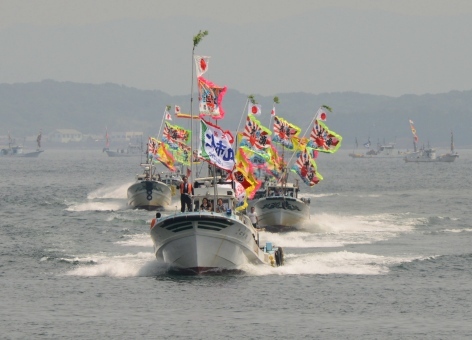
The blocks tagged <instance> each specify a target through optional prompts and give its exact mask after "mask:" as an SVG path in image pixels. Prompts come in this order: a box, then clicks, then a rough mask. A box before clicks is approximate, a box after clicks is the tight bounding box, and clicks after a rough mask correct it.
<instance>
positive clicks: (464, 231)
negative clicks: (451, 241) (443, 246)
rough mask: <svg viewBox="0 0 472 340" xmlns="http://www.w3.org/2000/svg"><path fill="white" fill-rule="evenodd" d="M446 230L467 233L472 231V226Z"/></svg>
mask: <svg viewBox="0 0 472 340" xmlns="http://www.w3.org/2000/svg"><path fill="white" fill-rule="evenodd" d="M444 231H445V232H448V233H467V232H471V231H472V228H464V229H444Z"/></svg>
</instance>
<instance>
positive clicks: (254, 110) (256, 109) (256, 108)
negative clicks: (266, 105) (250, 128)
mask: <svg viewBox="0 0 472 340" xmlns="http://www.w3.org/2000/svg"><path fill="white" fill-rule="evenodd" d="M248 114H251V115H257V116H259V115H260V114H261V106H260V105H259V104H253V105H249V107H248Z"/></svg>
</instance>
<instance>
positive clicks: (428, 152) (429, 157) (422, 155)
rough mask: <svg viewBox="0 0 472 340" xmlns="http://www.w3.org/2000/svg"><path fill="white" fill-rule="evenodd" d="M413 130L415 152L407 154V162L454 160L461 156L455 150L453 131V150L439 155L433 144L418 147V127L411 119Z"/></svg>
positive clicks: (449, 161)
mask: <svg viewBox="0 0 472 340" xmlns="http://www.w3.org/2000/svg"><path fill="white" fill-rule="evenodd" d="M410 127H411V132H412V133H413V149H414V152H412V153H410V154H408V155H406V156H405V158H404V160H405V162H407V163H412V162H413V163H430V162H447V163H451V162H454V161H455V159H456V158H458V157H459V154H458V153H457V152H454V136H453V134H452V131H451V152H449V153H447V154H444V155H441V156H437V155H436V149H433V148H432V147H431V146H429V143H428V146H427V147H424V146H423V147H422V148H421V149H419V150H418V149H417V143H418V136H417V135H416V129H415V127H414V126H413V121H411V120H410Z"/></svg>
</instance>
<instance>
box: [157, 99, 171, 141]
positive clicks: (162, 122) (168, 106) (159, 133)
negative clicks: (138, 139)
mask: <svg viewBox="0 0 472 340" xmlns="http://www.w3.org/2000/svg"><path fill="white" fill-rule="evenodd" d="M169 110H170V105H166V109H165V111H164V115H163V116H162V120H161V126H160V127H159V132H158V133H157V137H158V138H159V136H160V135H161V130H162V125H164V119H165V117H166V113H167V112H168V111H169Z"/></svg>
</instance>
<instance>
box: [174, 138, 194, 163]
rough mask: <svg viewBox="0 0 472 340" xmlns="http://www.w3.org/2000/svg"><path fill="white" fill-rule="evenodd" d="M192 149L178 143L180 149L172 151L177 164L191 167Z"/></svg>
mask: <svg viewBox="0 0 472 340" xmlns="http://www.w3.org/2000/svg"><path fill="white" fill-rule="evenodd" d="M190 149H191V148H190V146H188V145H186V144H183V143H178V148H177V149H174V150H171V152H172V155H173V156H174V159H175V161H176V162H177V163H180V164H185V165H190Z"/></svg>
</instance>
